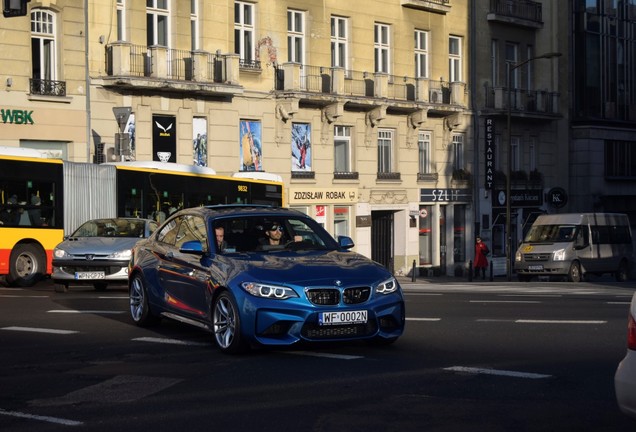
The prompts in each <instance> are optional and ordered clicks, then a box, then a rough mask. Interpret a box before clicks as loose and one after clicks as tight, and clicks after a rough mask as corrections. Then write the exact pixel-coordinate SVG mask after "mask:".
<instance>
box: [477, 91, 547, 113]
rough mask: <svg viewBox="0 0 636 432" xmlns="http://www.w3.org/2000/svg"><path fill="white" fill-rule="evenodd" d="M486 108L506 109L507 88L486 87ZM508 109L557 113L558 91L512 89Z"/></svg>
mask: <svg viewBox="0 0 636 432" xmlns="http://www.w3.org/2000/svg"><path fill="white" fill-rule="evenodd" d="M486 108H492V109H496V110H507V109H508V89H506V88H504V87H490V86H487V87H486ZM510 110H511V111H515V112H518V111H524V112H528V113H536V114H558V112H559V93H558V92H554V91H548V90H525V89H512V93H511V94H510Z"/></svg>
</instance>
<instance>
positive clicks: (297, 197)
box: [289, 187, 358, 204]
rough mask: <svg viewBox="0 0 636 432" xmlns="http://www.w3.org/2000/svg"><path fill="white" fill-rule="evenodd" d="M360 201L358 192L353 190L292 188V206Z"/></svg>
mask: <svg viewBox="0 0 636 432" xmlns="http://www.w3.org/2000/svg"><path fill="white" fill-rule="evenodd" d="M357 201H358V190H357V189H353V188H338V187H333V188H290V189H289V203H290V204H308V203H325V204H329V203H334V204H336V203H347V204H350V203H355V202H357Z"/></svg>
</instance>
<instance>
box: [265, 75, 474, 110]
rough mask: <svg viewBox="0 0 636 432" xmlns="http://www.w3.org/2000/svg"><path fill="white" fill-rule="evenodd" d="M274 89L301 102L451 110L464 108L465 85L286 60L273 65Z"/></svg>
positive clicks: (322, 104)
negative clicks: (341, 102) (424, 105)
mask: <svg viewBox="0 0 636 432" xmlns="http://www.w3.org/2000/svg"><path fill="white" fill-rule="evenodd" d="M275 76H276V80H275V84H274V86H275V90H276V91H279V92H281V93H284V94H285V95H286V96H289V94H290V93H294V96H296V97H299V98H300V99H301V100H302V101H303V102H306V103H310V104H314V105H320V106H326V105H328V104H331V103H334V102H336V101H342V99H343V97H345V99H346V101H345V103H347V104H349V105H350V106H351V105H359V106H367V107H368V106H374V105H381V104H382V105H384V104H386V105H387V107H388V109H393V110H396V111H404V112H413V111H416V110H419V109H422V107H421V105H422V104H429V105H430V106H429V107H428V109H429V112H430V111H440V112H448V113H449V114H452V113H453V112H457V111H460V110H461V109H464V108H466V107H467V91H466V84H464V83H462V82H448V81H441V80H440V81H436V80H430V79H427V78H414V77H409V76H401V75H389V74H385V73H379V72H376V73H373V72H367V71H356V70H345V69H343V68H338V67H327V66H315V65H302V64H298V63H285V64H283V65H281V66H278V67H277V68H276V73H275Z"/></svg>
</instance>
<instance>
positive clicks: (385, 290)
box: [375, 278, 398, 294]
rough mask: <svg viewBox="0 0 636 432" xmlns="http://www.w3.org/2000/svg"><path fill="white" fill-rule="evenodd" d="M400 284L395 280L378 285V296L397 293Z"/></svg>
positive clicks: (376, 289)
mask: <svg viewBox="0 0 636 432" xmlns="http://www.w3.org/2000/svg"><path fill="white" fill-rule="evenodd" d="M397 289H398V284H397V281H396V280H395V278H391V279H387V280H385V281H384V282H381V283H379V284H378V286H377V287H376V288H375V292H376V293H378V294H391V293H392V292H395V291H397Z"/></svg>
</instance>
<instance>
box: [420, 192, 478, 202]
mask: <svg viewBox="0 0 636 432" xmlns="http://www.w3.org/2000/svg"><path fill="white" fill-rule="evenodd" d="M472 199H473V196H472V191H471V189H420V202H459V203H468V202H471V201H472Z"/></svg>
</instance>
